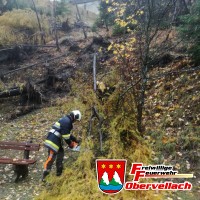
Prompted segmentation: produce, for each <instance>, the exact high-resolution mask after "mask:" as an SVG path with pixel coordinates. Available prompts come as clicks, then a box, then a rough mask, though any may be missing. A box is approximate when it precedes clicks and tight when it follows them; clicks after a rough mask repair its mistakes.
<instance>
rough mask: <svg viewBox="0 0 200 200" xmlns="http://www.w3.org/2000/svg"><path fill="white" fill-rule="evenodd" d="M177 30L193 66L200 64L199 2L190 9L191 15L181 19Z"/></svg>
mask: <svg viewBox="0 0 200 200" xmlns="http://www.w3.org/2000/svg"><path fill="white" fill-rule="evenodd" d="M180 19H181V25H180V27H179V28H178V29H179V33H180V36H181V37H182V38H183V40H184V44H185V45H186V46H187V48H188V53H189V54H190V55H191V56H192V58H193V60H194V62H195V64H197V65H198V64H200V56H199V55H200V0H196V2H195V4H194V5H193V6H192V8H191V13H190V14H187V15H185V16H182V17H181V18H180Z"/></svg>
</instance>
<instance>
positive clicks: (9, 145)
mask: <svg viewBox="0 0 200 200" xmlns="http://www.w3.org/2000/svg"><path fill="white" fill-rule="evenodd" d="M39 148H40V145H39V144H33V143H28V142H21V143H18V142H4V141H1V142H0V149H16V150H29V151H38V150H39Z"/></svg>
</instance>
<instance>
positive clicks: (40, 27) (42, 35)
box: [31, 0, 45, 44]
mask: <svg viewBox="0 0 200 200" xmlns="http://www.w3.org/2000/svg"><path fill="white" fill-rule="evenodd" d="M31 1H32V3H33V8H34V11H35V14H36V17H37V21H38V26H39V30H40V35H41V42H42V43H43V44H45V39H44V32H43V31H42V26H41V23H40V18H39V15H38V12H37V9H36V6H35V2H34V0H31Z"/></svg>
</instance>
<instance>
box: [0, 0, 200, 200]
mask: <svg viewBox="0 0 200 200" xmlns="http://www.w3.org/2000/svg"><path fill="white" fill-rule="evenodd" d="M40 3H41V2H40ZM45 5H46V4H45ZM41 6H44V5H43V4H41ZM70 10H71V14H70V13H69V15H65V17H66V19H67V18H68V17H69V18H70V19H69V21H70V25H71V30H70V31H69V32H67V33H66V32H64V31H59V37H60V38H59V45H60V50H59V51H58V50H56V48H55V46H53V47H50V46H48V47H47V46H42V45H41V47H40V46H39V45H38V46H34V47H33V48H30V49H25V50H24V49H23V54H20V59H19V60H17V59H16V58H15V57H12V56H11V58H10V59H9V60H6V61H2V62H1V63H0V74H1V79H0V122H1V127H0V132H1V134H0V141H30V140H32V141H33V142H34V143H38V144H40V145H41V148H40V151H39V152H34V153H33V154H32V153H31V158H36V159H37V162H36V164H34V165H31V166H29V176H28V177H27V178H26V179H25V180H21V181H19V182H18V183H14V182H13V181H14V177H15V174H14V171H13V166H12V165H3V164H0V172H1V173H0V199H2V200H3V199H7V200H10V199H12V200H32V199H36V200H55V199H56V200H57V199H58V200H68V199H69V200H76V199H77V200H85V199H91V200H96V199H102V200H104V199H105V200H111V199H116V200H119V199H120V200H143V199H145V200H152V199H153V200H196V199H198V197H199V194H200V193H199V192H200V173H199V170H200V168H199V166H200V154H199V152H200V151H199V150H200V145H199V144H200V138H199V131H200V113H199V110H200V70H199V69H200V68H199V66H197V65H195V64H194V62H192V61H191V58H190V57H189V56H188V54H186V52H185V49H184V48H185V47H184V44H183V42H182V41H181V42H178V45H176V47H175V48H173V49H172V48H171V46H170V45H172V46H173V44H176V43H177V41H178V39H177V38H178V36H177V30H176V28H174V27H173V28H172V29H171V28H168V27H167V28H166V27H164V28H163V26H164V25H163V26H162V27H161V30H159V31H158V34H157V35H156V37H155V38H154V39H155V41H153V45H149V46H147V45H146V43H147V42H146V41H145V42H146V43H145V42H144V39H143V38H142V37H141V35H140V34H139V33H141V32H138V33H135V32H134V33H132V32H131V33H129V32H128V30H127V32H126V31H125V29H122V30H120V29H119V27H118V26H114V28H113V27H112V28H113V30H114V31H113V32H112V33H111V27H110V26H109V29H110V31H106V30H105V28H103V25H102V26H101V27H97V30H96V32H95V31H91V29H90V28H88V27H87V28H86V31H87V35H88V38H87V39H84V36H83V32H82V28H81V27H75V26H72V24H73V23H74V22H75V20H76V14H75V7H71V8H70ZM81 12H82V14H83V18H84V20H85V21H87V23H88V24H89V25H91V24H93V23H94V21H95V20H96V15H94V14H92V13H89V18H88V13H87V12H85V13H84V11H83V10H82V11H81ZM141 13H142V12H141V11H140V14H141ZM85 17H86V18H85ZM122 24H123V23H122ZM133 24H134V26H136V22H135V21H134V22H133ZM115 25H116V24H115ZM134 26H133V27H132V28H133V29H134ZM117 31H119V32H117ZM120 31H121V32H120ZM151 31H152V32H153V33H154V29H152V30H151ZM114 32H115V33H117V34H116V35H115V34H113V33H114ZM120 34H121V35H120ZM133 34H134V35H133ZM61 36H62V37H61ZM133 36H134V37H133ZM52 37H53V36H52ZM148 37H149V36H148V35H147V38H148ZM166 37H167V39H166V40H165V38H166ZM140 39H141V40H140ZM124 41H125V43H124ZM163 41H164V42H163ZM166 41H167V42H166ZM52 44H55V41H54V40H53V41H48V44H47V45H52ZM124 44H125V45H124ZM123 45H124V46H123ZM142 45H144V49H142V47H143V46H142ZM148 48H149V49H150V50H151V51H149V52H148V51H147V50H148ZM166 49H167V51H166ZM169 49H170V50H169ZM21 50H22V49H20V51H21ZM145 51H147V52H148V53H147V54H143V53H144V52H145ZM162 51H163V52H164V53H163V52H162ZM152 52H153V53H152ZM166 52H167V53H166ZM94 53H96V80H97V81H96V84H97V85H96V86H97V89H96V91H95V90H94V77H93V76H94V75H93V67H94V65H95V64H94V60H95V59H94ZM122 53H123V54H122ZM140 53H141V54H140ZM151 53H152V54H151ZM160 53H161V54H160ZM141 55H145V56H144V57H145V59H147V61H148V62H146V63H145V62H144V63H145V64H148V65H149V66H150V67H149V68H148V73H147V74H145V75H144V74H143V73H142V66H145V65H143V64H144V63H142V61H143V60H142V59H143V58H142V59H141ZM153 55H156V56H154V57H153ZM158 55H159V56H158ZM160 55H161V56H160ZM145 59H144V60H145ZM148 59H149V60H148ZM149 63H150V64H149ZM146 71H147V70H146ZM143 72H144V71H143ZM145 81H146V82H145ZM144 82H145V83H146V85H145V84H144V85H143V83H144ZM143 86H144V87H143ZM144 88H145V89H144ZM143 89H144V90H143ZM16 93H17V94H16ZM140 94H142V95H143V96H142V95H141V96H140ZM141 97H144V99H142V98H141ZM143 100H144V102H142V101H143ZM142 103H144V105H143V106H144V107H143V110H142V118H141V121H142V123H141V124H140V125H142V127H140V126H139V125H138V124H139V122H140V121H139V119H140V118H139V117H138V116H139V111H140V110H139V108H140V107H139V106H140V105H142ZM75 109H79V110H80V111H81V113H82V120H81V121H80V122H78V123H75V124H74V128H73V131H72V133H73V134H74V135H75V136H76V137H77V138H78V139H79V140H80V141H81V143H80V144H81V145H80V146H81V150H80V152H73V151H71V150H69V149H68V148H67V145H65V156H64V168H65V169H64V172H63V174H62V175H61V176H59V177H57V176H56V173H55V172H56V169H55V165H54V166H53V169H52V172H51V174H50V175H49V176H48V177H47V179H46V182H42V181H41V177H42V171H43V164H44V161H45V160H46V158H47V149H46V148H45V147H44V146H43V143H44V140H45V138H46V136H47V133H48V131H49V130H50V129H51V126H52V124H54V123H55V122H56V121H57V120H58V119H59V118H60V117H62V116H65V115H66V114H68V113H69V112H70V111H72V110H75ZM140 128H142V129H141V130H140ZM2 156H3V157H13V158H14V159H18V158H21V157H22V156H23V152H18V151H16V152H15V151H12V150H11V151H10V150H0V157H2ZM96 159H126V160H127V167H126V174H125V179H126V181H131V180H132V179H133V176H132V175H130V174H129V172H130V171H129V170H130V169H131V165H132V163H143V164H144V165H146V166H148V165H167V166H173V169H174V170H177V171H178V172H179V173H180V174H194V178H192V179H191V178H190V179H186V178H180V179H176V180H175V179H174V178H167V179H154V178H152V179H142V181H141V182H142V183H143V182H147V183H154V182H156V183H157V182H159V183H163V182H164V181H173V182H181V183H182V182H184V181H189V182H191V183H192V184H193V188H192V190H191V191H177V190H172V191H165V190H134V191H131V190H130V191H128V190H125V189H123V190H122V191H121V192H119V193H118V194H115V195H107V194H104V193H102V192H101V191H100V190H99V188H98V182H97V174H96ZM109 167H110V166H109ZM102 174H103V173H102ZM104 174H105V175H104V176H105V177H104V178H105V179H104V178H103V179H102V181H101V183H102V185H103V186H107V185H108V184H110V183H112V184H113V185H119V183H120V187H121V180H120V177H119V176H120V173H119V172H115V174H117V175H115V176H114V175H113V179H112V177H111V179H112V180H111V179H110V180H109V179H108V174H107V172H106V173H104ZM107 183H108V184H107ZM112 184H111V185H112Z"/></svg>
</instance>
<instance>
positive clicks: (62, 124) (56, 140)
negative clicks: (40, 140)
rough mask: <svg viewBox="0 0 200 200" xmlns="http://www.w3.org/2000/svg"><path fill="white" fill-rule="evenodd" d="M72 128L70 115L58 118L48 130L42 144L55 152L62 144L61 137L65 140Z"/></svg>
mask: <svg viewBox="0 0 200 200" xmlns="http://www.w3.org/2000/svg"><path fill="white" fill-rule="evenodd" d="M72 128H73V125H72V120H71V118H70V116H66V117H63V118H61V119H59V121H58V122H56V123H55V124H54V125H53V126H52V129H51V130H50V131H49V133H48V136H47V139H46V140H45V142H44V145H45V146H46V147H47V148H50V149H51V150H53V151H54V152H56V153H57V152H58V150H59V148H60V147H61V146H62V138H63V139H64V140H65V141H66V142H67V140H68V139H69V138H70V132H71V130H72Z"/></svg>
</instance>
